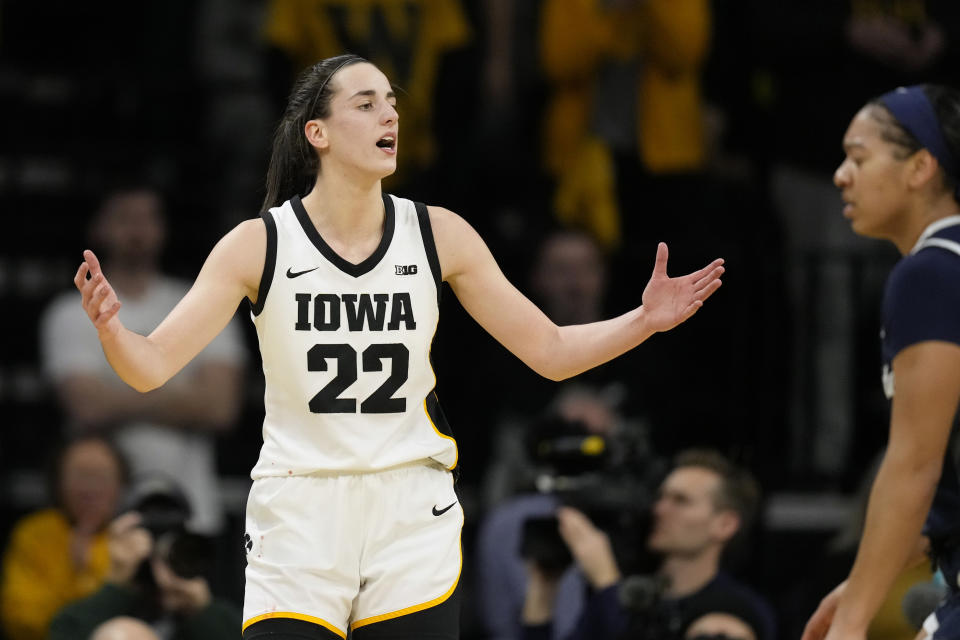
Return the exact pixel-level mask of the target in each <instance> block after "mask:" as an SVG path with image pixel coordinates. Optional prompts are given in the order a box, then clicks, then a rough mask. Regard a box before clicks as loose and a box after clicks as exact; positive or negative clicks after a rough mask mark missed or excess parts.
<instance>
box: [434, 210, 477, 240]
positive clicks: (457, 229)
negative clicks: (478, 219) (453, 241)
mask: <svg viewBox="0 0 960 640" xmlns="http://www.w3.org/2000/svg"><path fill="white" fill-rule="evenodd" d="M427 213H428V214H429V216H430V226H431V227H433V230H434V234H437V235H439V234H441V233H442V234H458V233H464V232H466V231H468V230H470V231H472V230H473V227H471V226H470V223H469V222H467V221H466V219H464V217H463V216H461V215H460V214H458V213H456V212H454V211H451V210H450V209H447V208H446V207H441V206H439V205H434V204H428V205H427Z"/></svg>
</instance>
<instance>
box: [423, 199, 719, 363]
mask: <svg viewBox="0 0 960 640" xmlns="http://www.w3.org/2000/svg"><path fill="white" fill-rule="evenodd" d="M429 211H430V222H431V224H432V226H433V234H434V238H435V240H436V245H437V253H438V254H439V257H440V267H441V270H442V271H443V279H444V280H445V281H447V282H448V283H449V284H450V286H451V288H452V289H453V291H454V293H456V295H457V299H459V300H460V304H462V305H463V307H464V308H465V309H466V310H467V312H468V313H469V314H470V315H471V316H472V317H473V318H474V319H475V320H476V321H477V322H478V323H479V324H480V326H482V327H483V328H484V329H485V330H486V331H487V332H488V333H490V335H492V336H493V337H494V338H495V339H496V340H497V341H498V342H500V344H502V345H503V346H505V347H506V348H507V349H508V350H509V351H510V352H511V353H513V354H514V355H516V356H517V357H518V358H520V359H521V360H522V361H523V362H525V363H526V364H527V365H528V366H529V367H530V368H531V369H533V370H534V371H536V372H537V373H539V374H540V375H542V376H544V377H546V378H550V379H551V380H563V379H565V378H569V377H571V376H575V375H577V374H578V373H581V372H583V371H586V370H588V369H591V368H593V367H595V366H597V365H599V364H602V363H604V362H607V361H608V360H611V359H613V358H615V357H617V356H618V355H620V354H622V353H624V352H626V351H629V350H630V349H632V348H634V347H635V346H637V345H638V344H640V343H641V342H643V341H644V340H646V339H647V338H649V337H650V336H652V335H653V334H654V333H657V332H659V331H667V330H669V329H672V328H673V327H675V326H677V325H678V324H680V323H681V322H683V321H684V320H687V319H688V318H689V317H690V316H692V315H693V314H694V313H696V312H697V310H699V309H700V307H701V306H703V303H704V301H705V300H706V299H707V298H709V297H710V296H711V295H713V293H714V292H715V291H716V290H717V289H718V288H719V287H720V284H721V281H720V276H721V275H722V274H723V271H724V268H723V260H720V259H718V260H714V261H713V262H711V263H710V264H708V265H707V266H705V267H704V268H702V269H700V270H699V271H695V272H694V273H691V274H688V275H685V276H680V277H677V278H671V277H669V276H668V275H667V245H665V244H663V243H660V245H659V247H658V248H657V258H656V262H655V264H654V268H653V275H652V276H651V277H650V280H649V281H648V282H647V285H646V288H645V289H644V291H643V296H642V302H643V304H642V305H641V306H639V307H637V308H636V309H633V310H632V311H630V312H628V313H625V314H623V315H621V316H619V317H616V318H612V319H610V320H604V321H602V322H593V323H590V324H582V325H573V326H565V327H558V326H557V325H556V324H554V323H553V322H552V321H551V320H550V319H549V318H547V316H546V315H544V313H543V312H542V311H540V309H538V308H537V306H536V305H534V304H533V303H532V302H531V301H530V300H529V299H527V298H526V296H524V295H523V294H522V293H520V291H518V290H517V289H516V287H514V286H513V285H512V284H510V282H509V281H508V280H507V279H506V277H505V276H504V275H503V273H502V272H501V271H500V268H499V267H498V266H497V263H496V261H495V260H494V258H493V256H492V255H491V254H490V251H489V249H488V248H487V246H486V244H485V243H484V242H483V240H482V239H481V238H480V236H479V235H478V234H477V232H476V231H474V229H473V228H472V227H471V226H470V225H469V224H468V223H467V222H466V221H465V220H464V219H463V218H461V217H460V216H458V215H456V214H455V213H453V212H451V211H447V210H446V209H442V208H440V207H430V208H429Z"/></svg>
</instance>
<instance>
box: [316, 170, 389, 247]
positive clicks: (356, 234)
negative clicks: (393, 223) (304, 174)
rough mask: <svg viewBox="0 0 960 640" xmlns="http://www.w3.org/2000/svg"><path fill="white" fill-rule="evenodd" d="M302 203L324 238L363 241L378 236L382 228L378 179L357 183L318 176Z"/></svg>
mask: <svg viewBox="0 0 960 640" xmlns="http://www.w3.org/2000/svg"><path fill="white" fill-rule="evenodd" d="M303 206H304V208H305V209H306V211H307V214H308V215H309V216H310V220H311V221H312V222H313V224H314V225H315V226H316V227H317V230H318V231H319V232H320V235H322V236H324V238H325V239H329V238H336V239H339V240H341V241H344V242H350V241H354V240H355V241H362V240H364V239H366V238H369V237H371V236H377V237H379V236H380V234H381V233H382V231H383V216H384V211H383V199H382V197H381V191H380V180H376V181H374V182H369V181H363V182H360V181H351V180H344V179H337V176H330V175H326V176H324V175H321V177H320V178H319V179H318V180H317V182H316V184H315V185H314V187H313V189H312V190H311V191H310V193H308V194H307V195H305V196H304V197H303Z"/></svg>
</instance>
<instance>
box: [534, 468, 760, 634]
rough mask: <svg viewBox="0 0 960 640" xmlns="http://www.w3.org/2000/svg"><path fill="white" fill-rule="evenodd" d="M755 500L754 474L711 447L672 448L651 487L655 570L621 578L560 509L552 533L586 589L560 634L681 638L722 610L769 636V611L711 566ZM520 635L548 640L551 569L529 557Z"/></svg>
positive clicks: (601, 548)
mask: <svg viewBox="0 0 960 640" xmlns="http://www.w3.org/2000/svg"><path fill="white" fill-rule="evenodd" d="M758 500H759V490H758V488H757V485H756V483H755V481H754V480H753V478H752V477H751V476H750V475H749V474H748V473H747V472H745V471H742V470H740V469H737V468H736V467H735V466H733V465H732V464H731V463H730V462H729V461H728V460H726V458H724V457H723V456H721V455H720V454H718V453H716V452H714V451H697V450H690V451H686V452H683V453H681V454H680V455H679V456H678V457H677V460H676V464H675V466H674V469H673V471H672V472H671V473H670V474H669V475H668V476H667V478H666V479H665V480H664V481H663V484H662V485H661V487H660V496H659V498H658V499H657V501H656V503H655V505H654V508H653V514H654V523H653V528H652V530H651V532H650V535H649V537H648V538H647V547H648V548H649V550H650V551H652V552H654V553H656V554H658V555H660V557H661V564H660V568H659V569H658V571H657V572H656V574H655V575H654V576H630V577H627V578H624V577H623V576H622V574H621V570H620V566H619V564H618V561H617V558H616V557H615V555H614V550H613V547H612V546H611V543H610V538H609V536H608V534H607V533H605V532H603V531H601V530H600V529H598V528H597V527H596V526H595V525H594V524H593V523H592V522H591V520H590V519H589V518H588V517H587V516H586V515H584V514H583V513H582V512H581V511H578V510H576V509H572V508H570V507H562V508H560V509H559V510H558V512H557V519H558V522H559V531H560V535H561V537H562V539H563V542H564V543H565V544H566V546H567V547H568V549H569V551H570V554H571V555H572V557H573V560H574V562H575V563H576V565H577V567H578V568H579V570H580V571H581V573H582V574H583V576H584V578H585V579H586V582H587V584H588V585H589V587H590V589H591V590H590V595H589V597H588V598H587V601H586V603H585V604H584V608H583V612H582V614H581V616H580V619H579V620H578V622H577V626H576V629H575V630H574V631H573V632H572V633H571V634H570V635H567V636H565V637H566V638H568V639H570V640H573V639H578V638H591V639H598V640H602V639H604V638H611V639H612V638H619V637H621V635H622V634H623V633H624V632H625V631H629V632H630V635H629V637H637V638H680V637H684V635H685V633H686V631H687V629H688V627H689V626H690V625H691V624H692V623H694V622H695V621H697V620H698V619H699V618H701V616H704V615H706V614H716V613H725V614H729V615H730V616H733V617H735V618H737V619H738V620H739V622H740V623H742V624H743V625H745V626H747V627H749V628H750V630H751V631H752V634H753V637H755V638H757V639H759V640H773V638H774V637H775V630H774V620H773V613H772V610H771V609H770V607H769V605H768V604H767V603H766V602H765V601H764V600H763V599H762V598H760V597H759V596H758V595H756V594H755V593H754V592H753V591H752V590H750V589H749V588H748V587H746V586H745V585H743V584H741V583H740V582H738V581H737V580H735V579H734V578H733V577H731V576H730V575H728V574H727V573H725V572H723V571H721V570H720V560H721V556H722V554H723V552H724V550H725V549H726V548H727V547H728V545H729V544H730V543H731V542H732V541H733V540H734V539H735V538H736V537H738V536H739V535H742V534H744V533H745V532H746V530H747V528H748V527H749V525H750V523H751V521H752V519H753V517H754V514H755V512H756V508H757V504H758ZM527 571H528V576H529V582H528V585H527V592H526V598H525V602H524V606H523V614H522V616H523V622H524V637H525V638H529V639H533V638H547V637H550V633H551V626H552V623H553V620H554V612H555V609H556V608H558V607H566V606H568V605H567V603H563V602H557V599H556V596H557V585H558V580H557V575H556V572H555V571H552V570H551V569H550V568H549V567H546V566H544V565H543V563H542V562H540V561H539V560H536V559H531V560H530V561H528V563H527Z"/></svg>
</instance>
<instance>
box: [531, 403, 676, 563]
mask: <svg viewBox="0 0 960 640" xmlns="http://www.w3.org/2000/svg"><path fill="white" fill-rule="evenodd" d="M526 445H527V450H528V452H529V456H530V458H531V459H532V460H533V461H534V462H535V464H536V465H537V467H538V473H537V476H536V479H535V484H536V490H537V491H538V492H540V493H546V494H552V495H554V496H556V497H557V500H558V502H559V503H560V504H562V505H565V506H569V507H573V508H575V509H578V510H580V511H582V512H583V513H584V514H585V515H586V516H587V517H588V518H590V520H591V521H592V522H593V523H594V525H595V526H597V527H598V528H599V529H601V530H603V531H604V532H605V533H606V534H607V535H608V536H610V540H611V543H612V545H613V548H614V552H615V553H616V555H617V559H618V561H619V562H621V563H622V565H621V566H623V567H628V568H635V567H643V568H645V567H644V566H643V564H642V563H643V561H644V560H645V551H644V549H645V544H644V543H643V538H644V534H645V532H646V531H647V530H648V528H649V522H650V507H651V506H652V504H653V501H654V499H655V495H656V486H657V484H658V483H659V481H660V478H661V477H662V475H663V473H664V472H665V469H666V464H665V463H664V462H663V461H660V460H658V459H657V458H656V457H655V456H653V455H652V453H651V452H650V450H649V447H648V445H647V442H646V439H645V438H644V437H643V434H642V433H640V432H638V431H635V430H634V431H631V430H628V429H620V430H618V431H617V432H616V433H614V434H608V435H600V434H595V433H590V432H589V431H588V430H587V428H586V426H585V425H584V424H583V423H581V422H579V421H570V420H566V419H564V418H563V417H561V416H557V415H550V416H547V417H545V418H543V419H541V420H540V421H538V422H537V423H536V424H534V425H533V426H532V428H531V429H530V431H529V436H528V438H527V441H526ZM520 554H521V556H522V557H524V558H526V559H529V560H533V561H535V562H536V563H537V564H538V565H539V566H540V567H541V568H543V569H545V570H549V571H560V570H562V569H564V568H565V567H566V566H567V565H569V564H570V562H571V561H572V558H571V556H570V552H569V550H568V549H567V546H566V544H565V543H564V542H563V540H562V539H561V538H560V534H559V532H558V530H557V519H556V517H553V516H550V517H546V518H530V519H528V520H527V521H526V522H524V527H523V534H522V538H521V547H520Z"/></svg>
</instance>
